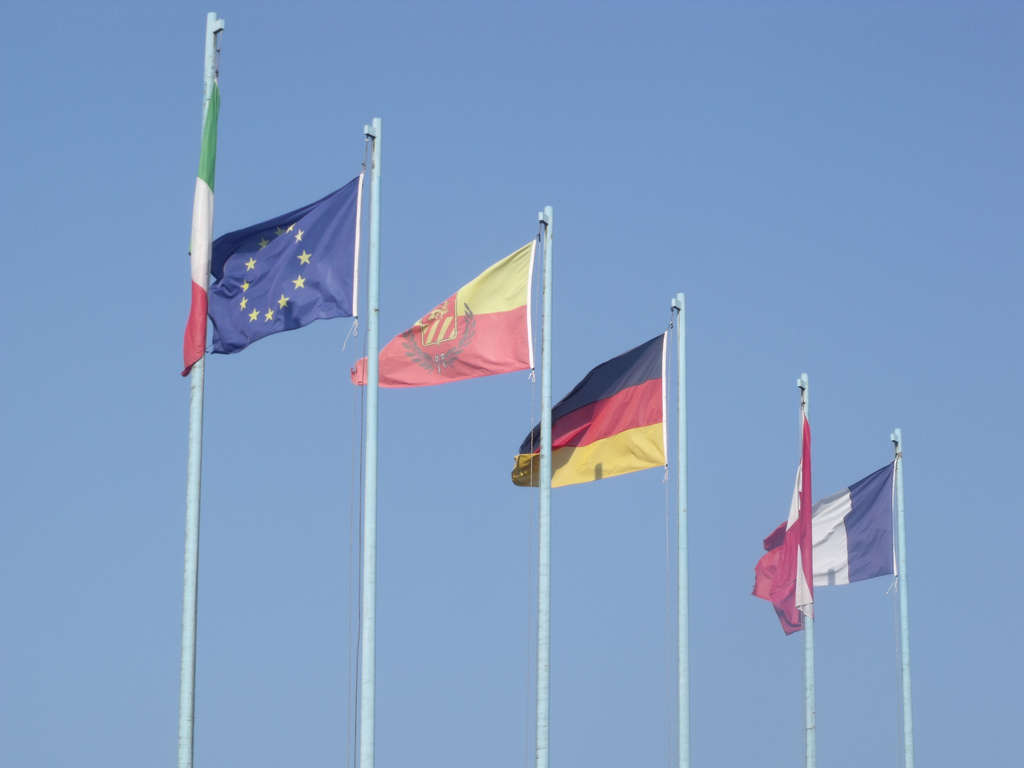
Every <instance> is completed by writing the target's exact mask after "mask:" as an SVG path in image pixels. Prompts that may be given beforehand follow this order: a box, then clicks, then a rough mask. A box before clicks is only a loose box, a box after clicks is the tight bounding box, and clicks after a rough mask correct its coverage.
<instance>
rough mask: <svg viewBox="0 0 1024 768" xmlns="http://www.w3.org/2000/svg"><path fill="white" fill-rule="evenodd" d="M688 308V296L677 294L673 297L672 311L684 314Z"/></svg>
mask: <svg viewBox="0 0 1024 768" xmlns="http://www.w3.org/2000/svg"><path fill="white" fill-rule="evenodd" d="M685 308H686V294H684V293H677V294H676V295H675V296H673V297H672V309H674V310H675V311H676V312H682V311H683V310H684V309H685Z"/></svg>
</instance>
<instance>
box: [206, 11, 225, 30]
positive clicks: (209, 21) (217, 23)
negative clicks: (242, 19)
mask: <svg viewBox="0 0 1024 768" xmlns="http://www.w3.org/2000/svg"><path fill="white" fill-rule="evenodd" d="M206 29H207V31H209V32H210V33H211V34H214V35H215V34H217V33H218V32H223V31H224V19H218V18H217V12H216V11H210V12H209V13H207V14H206Z"/></svg>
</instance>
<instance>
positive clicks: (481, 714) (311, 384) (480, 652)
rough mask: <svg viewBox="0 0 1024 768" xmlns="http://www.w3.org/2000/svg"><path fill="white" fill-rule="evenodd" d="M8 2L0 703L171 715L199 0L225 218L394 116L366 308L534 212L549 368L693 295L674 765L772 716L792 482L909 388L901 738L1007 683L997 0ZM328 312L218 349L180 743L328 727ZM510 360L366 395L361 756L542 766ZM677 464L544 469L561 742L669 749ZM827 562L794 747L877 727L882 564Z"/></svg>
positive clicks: (337, 487) (659, 752) (969, 744)
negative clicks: (364, 743)
mask: <svg viewBox="0 0 1024 768" xmlns="http://www.w3.org/2000/svg"><path fill="white" fill-rule="evenodd" d="M856 6H857V7H853V6H852V4H851V5H848V6H844V5H841V4H837V3H829V4H824V3H821V4H818V3H785V4H778V5H776V6H774V7H767V5H766V4H762V3H729V4H725V3H699V4H688V3H646V2H636V3H629V4H627V3H583V2H580V3H565V2H544V3H533V2H524V3H515V4H512V3H504V4H495V3H489V4H480V3H448V2H434V3H385V2H376V3H362V4H357V3H310V4H307V3H289V4H287V5H285V4H280V5H271V4H265V3H258V2H244V3H240V2H230V3H229V2H225V3H223V4H220V5H217V6H216V7H212V8H211V7H209V6H207V5H205V4H204V5H199V4H195V3H192V2H182V3H160V4H129V3H110V2H108V3H102V4H85V5H83V4H78V3H65V4H61V3H56V4H49V3H39V4H35V5H26V4H20V5H12V6H10V7H9V8H7V9H6V11H5V26H6V29H7V33H6V34H5V43H4V45H3V47H2V52H0V61H2V63H3V69H4V71H5V73H6V75H5V77H4V79H3V81H2V86H0V87H2V92H0V95H2V97H3V102H4V104H5V106H6V109H5V120H4V123H3V127H2V128H0V131H2V135H3V139H4V145H5V147H6V153H5V161H4V167H5V170H4V178H5V184H4V185H3V190H2V192H0V203H2V206H0V210H2V211H3V213H2V220H3V228H4V231H5V233H6V236H7V238H8V249H7V252H8V257H7V259H6V261H5V263H6V265H7V270H8V276H9V278H10V279H9V281H8V285H7V289H6V290H5V291H4V298H3V300H2V301H0V320H2V327H3V328H4V329H5V331H4V334H3V357H4V360H5V362H6V368H5V370H6V371H7V374H6V375H5V376H4V377H3V383H2V384H0V387H2V391H3V397H2V398H0V414H2V416H0V419H2V425H3V427H2V433H3V435H4V440H3V441H2V444H0V467H2V469H0V476H2V478H3V495H4V503H3V509H4V513H3V516H2V519H3V533H2V535H0V584H2V587H0V596H2V600H3V608H2V615H3V621H2V631H0V688H2V690H3V694H2V696H0V743H2V744H3V752H4V758H3V762H4V764H6V765H11V766H28V765H32V766H65V765H71V764H75V765H79V766H108V765H118V766H120V765H124V766H140V765H154V766H157V765H171V764H173V762H174V759H175V751H176V728H177V691H178V663H179V650H180V649H179V637H180V636H179V626H180V624H179V622H180V610H181V565H182V540H183V520H184V488H185V447H186V403H187V391H186V383H185V381H184V380H182V379H181V378H180V377H179V376H178V371H179V370H180V367H181V360H180V357H181V336H182V331H183V328H184V323H185V317H186V313H187V305H188V297H189V282H188V268H187V255H186V251H187V243H188V235H189V226H190V212H191V205H192V191H193V186H194V179H195V171H196V165H197V161H198V152H199V130H200V106H201V105H200V100H201V94H202V55H203V50H202V45H203V24H204V17H205V12H206V11H208V10H216V11H218V12H219V13H220V14H221V15H222V16H224V17H225V19H226V22H227V29H226V31H225V33H224V35H223V56H222V61H221V88H222V93H223V107H222V112H221V130H220V145H219V147H220V148H219V155H218V168H217V187H216V194H217V197H216V218H215V231H216V232H217V233H222V232H225V231H228V230H230V229H234V228H238V227H241V226H245V225H248V224H251V223H254V222H255V221H257V220H261V219H263V218H267V217H269V216H272V215H275V214H278V213H281V212H283V211H286V210H290V209H292V208H294V207H296V206H298V205H300V204H303V203H306V202H309V201H311V200H314V199H317V198H318V197H319V196H321V195H323V194H324V193H326V192H327V191H329V190H331V189H333V188H336V187H338V186H340V185H341V184H342V183H344V182H345V181H347V180H348V179H350V178H351V177H352V176H354V175H355V174H356V173H357V172H358V169H359V163H360V160H361V153H362V135H361V134H362V126H363V124H364V123H365V122H367V121H368V120H369V119H370V118H372V117H373V116H375V115H380V116H381V117H382V118H383V120H384V152H385V157H384V208H383V216H382V221H383V259H384V278H383V303H382V333H383V336H384V338H385V339H387V338H390V337H391V336H392V335H393V334H394V333H396V332H398V331H401V330H403V329H404V328H406V327H408V325H409V324H410V322H411V321H413V320H415V319H416V318H417V317H418V316H419V315H420V314H421V313H422V312H423V311H425V310H427V309H429V308H430V307H431V306H433V305H434V304H435V303H436V302H438V301H440V300H441V299H442V298H444V297H445V296H447V295H449V294H450V293H452V292H453V291H454V290H455V289H456V288H457V287H458V286H459V285H461V284H462V283H464V282H466V281H467V280H469V279H470V278H472V277H473V276H475V275H476V274H477V273H478V272H480V271H481V270H482V269H483V268H484V267H485V266H487V265H488V264H490V263H492V262H493V261H496V260H497V259H498V258H500V257H502V256H504V255H505V254H507V253H509V252H511V251H512V250H514V249H515V248H516V247H518V246H520V245H522V244H523V243H524V242H526V241H528V240H529V239H530V238H531V237H532V236H533V235H534V233H535V232H536V213H537V211H538V209H540V208H541V207H543V206H544V205H546V204H550V205H553V206H554V209H555V218H556V225H555V227H556V228H555V257H556V260H557V261H556V264H555V292H556V293H555V299H554V303H555V310H554V350H555V354H556V355H557V357H556V358H555V361H554V390H555V396H556V398H557V397H560V396H561V395H563V394H564V393H565V392H566V391H567V390H568V389H569V388H570V387H571V386H572V385H573V384H575V383H576V381H577V380H578V379H579V378H580V377H581V376H582V375H583V374H584V373H585V372H586V371H587V370H588V369H589V368H590V367H591V366H593V365H594V364H596V363H597V362H600V361H602V360H604V359H607V358H608V357H611V356H613V355H615V354H617V353H619V352H621V351H623V350H625V349H627V348H629V347H631V346H633V345H635V344H637V343H639V342H640V341H643V340H646V339H649V338H650V337H652V336H653V335H655V334H656V333H658V332H659V331H660V330H661V329H662V328H664V327H665V325H666V323H667V321H668V314H669V313H668V307H669V300H670V298H671V296H672V295H673V294H674V293H675V292H676V291H680V290H681V291H685V292H686V294H687V299H688V305H689V317H688V324H689V339H688V341H689V373H690V379H689V412H690V428H689V446H690V457H691V463H690V473H689V477H690V542H691V548H690V557H691V559H690V567H691V572H690V584H691V590H692V601H691V609H690V617H691V638H692V654H691V655H692V665H693V698H692V700H693V756H694V765H698V766H732V767H735V768H741V767H744V768H745V767H746V766H749V765H753V764H756V765H758V766H765V768H768V767H770V766H793V765H797V764H799V761H800V760H801V755H802V750H803V744H802V700H801V696H802V687H801V669H802V667H801V640H800V638H799V636H797V637H793V638H786V637H784V636H783V635H782V632H781V631H780V629H779V627H778V623H777V621H776V619H775V617H774V614H773V613H772V610H771V608H770V606H769V605H767V604H766V603H763V602H762V601H759V600H756V599H755V598H753V597H751V596H750V589H751V586H752V582H753V565H754V563H755V561H756V559H757V557H758V554H759V547H760V542H761V539H762V537H763V536H765V535H766V534H767V533H768V532H769V531H771V530H772V528H773V527H774V526H775V525H776V524H777V523H778V522H779V521H780V520H781V519H782V518H783V516H784V515H785V513H786V510H787V509H788V503H789V496H790V493H791V490H792V481H793V472H794V469H795V466H796V461H797V458H798V433H797V420H796V418H797V402H798V401H797V392H796V389H795V379H796V377H797V375H798V374H799V373H800V372H801V371H807V372H808V373H809V375H810V380H811V388H812V393H811V398H812V399H811V420H812V428H813V431H814V487H815V494H816V495H818V496H821V495H825V494H827V493H832V492H834V491H836V490H838V489H839V488H842V487H843V486H845V485H848V484H849V483H850V482H853V481H855V480H857V479H859V478H860V477H863V476H864V475H866V474H867V473H868V472H870V471H872V470H874V469H876V468H877V467H879V466H881V465H882V464H884V463H885V462H886V461H888V459H889V456H890V445H889V442H888V436H889V431H890V429H891V428H892V427H893V426H897V425H898V426H901V427H902V428H903V429H904V435H905V440H906V499H907V513H908V520H909V526H910V574H911V589H912V593H911V620H912V630H913V652H914V665H915V666H914V670H913V671H914V680H913V682H914V693H915V697H916V698H915V704H916V710H915V725H916V737H917V748H918V751H917V757H918V764H919V765H922V766H929V768H947V767H948V768H960V766H964V765H984V764H990V763H991V764H1007V763H1012V762H1013V757H1012V755H1013V754H1016V753H1017V750H1018V747H1017V742H1018V734H1019V729H1020V723H1021V719H1022V716H1024V706H1022V705H1021V699H1020V695H1019V691H1020V689H1021V686H1022V684H1024V666H1022V656H1021V653H1020V637H1021V634H1022V632H1024V619H1022V615H1021V611H1020V604H1021V603H1020V597H1019V586H1018V583H1019V581H1020V577H1019V562H1020V546H1021V544H1020V543H1021V541H1022V540H1024V514H1022V513H1024V504H1022V498H1024V497H1022V493H1021V490H1020V487H1021V486H1020V482H1019V477H1020V451H1021V448H1020V446H1021V434H1022V433H1024V416H1022V409H1021V406H1020V393H1021V391H1022V388H1024V368H1022V364H1021V356H1020V346H1021V345H1020V329H1021V327H1022V322H1024V311H1022V307H1021V301H1020V284H1021V281H1022V280H1024V269H1022V267H1021V250H1022V245H1024V238H1022V234H1021V226H1020V206H1021V201H1022V199H1024V188H1022V186H1024V164H1022V156H1021V151H1020V147H1021V136H1024V109H1022V105H1021V99H1020V83H1021V81H1022V74H1024V73H1022V64H1024V56H1022V53H1021V50H1022V49H1021V44H1020V41H1021V39H1022V35H1024V7H1022V6H1021V4H1019V3H1006V4H996V3H987V2H986V3H970V4H968V3H961V4H957V5H951V4H936V3H927V4H925V3H920V4H918V3H885V4H881V3H878V4H868V3H860V4H856ZM349 326H350V321H348V320H335V321H329V322H320V323H317V324H315V325H314V326H311V327H309V328H306V329H304V330H301V331H298V332H295V333H288V334H280V335H277V336H274V337H272V338H268V339H265V340H263V341H260V342H259V343H257V344H256V345H255V346H253V347H252V348H250V349H249V350H247V351H245V352H243V353H242V354H240V355H236V356H233V357H216V358H213V359H212V360H211V361H210V362H209V365H208V367H207V374H208V376H207V382H208V384H207V400H206V440H205V466H204V470H205V471H204V477H203V513H202V514H203V517H202V549H201V588H200V625H199V682H198V689H197V730H196V756H197V765H198V766H204V765H205V766H213V765H245V766H252V767H253V768H255V767H257V766H280V765H339V766H344V765H349V764H350V763H349V761H350V759H351V752H352V745H351V738H350V735H349V732H350V722H351V717H352V715H351V709H350V705H349V700H350V697H351V692H352V685H353V682H352V679H351V674H350V668H351V660H352V653H353V647H352V638H353V636H354V627H355V623H354V621H355V620H354V608H355V602H354V574H355V562H354V552H355V543H354V539H353V531H354V526H355V520H356V516H355V506H354V504H355V501H354V494H355V491H354V486H353V478H354V477H355V462H357V461H358V446H359V411H358V407H359V406H358V394H357V393H356V392H355V391H354V389H353V387H352V386H351V385H350V384H349V381H348V375H347V372H348V369H349V367H350V366H351V364H352V363H353V361H354V359H355V358H356V356H357V354H358V350H357V347H358V346H359V345H361V344H362V342H363V341H364V339H365V336H364V335H363V334H360V336H359V337H358V339H357V342H355V343H353V342H350V343H349V346H348V348H347V349H344V350H343V349H342V341H343V339H344V337H345V334H346V332H347V331H348V329H349ZM538 399H539V389H536V388H534V387H532V386H531V384H530V383H529V381H528V379H527V376H526V374H525V373H523V374H511V375H506V376H501V377H494V378H490V379H483V380H477V381H470V382H465V383H461V384H454V385H450V386H447V387H440V388H430V389H423V390H415V391H401V392H397V391H386V392H384V393H383V396H382V409H383V410H382V431H381V445H382V451H383V459H382V467H381V501H380V558H379V568H380V571H379V606H378V641H379V647H378V678H377V679H378V710H377V726H378V730H377V756H378V762H377V765H378V766H379V767H380V768H398V766H405V765H410V764H419V763H425V764H441V763H445V764H448V765H454V766H465V767H466V768H475V767H476V766H480V765H487V766H493V767H494V768H526V766H530V765H531V764H532V728H533V725H532V724H533V705H532V695H533V694H532V686H533V683H532V680H533V639H532V633H533V631H534V630H533V627H534V621H533V611H534V605H535V593H534V589H535V575H534V569H535V565H536V493H535V492H532V491H527V490H524V489H519V488H515V487H513V486H512V484H511V483H510V482H509V479H508V473H509V470H510V469H511V464H512V456H513V454H514V452H515V450H516V448H517V446H518V444H519V441H520V440H521V439H522V437H523V435H524V434H525V433H526V431H527V430H528V429H529V427H530V426H531V424H532V421H533V418H534V417H535V416H536V413H537V407H538V405H537V400H538ZM662 479H663V473H662V472H661V471H660V470H649V471H647V472H643V473H637V474H635V475H631V476H628V477H623V478H617V479H610V480H606V481H603V482H600V483H596V484H591V485H588V486H580V487H573V488H566V489H560V490H556V492H555V494H554V500H553V515H554V524H553V576H552V581H553V587H552V588H553V595H552V611H553V652H552V653H553V655H552V670H551V685H552V699H551V701H552V720H551V760H552V766H553V768H557V767H558V766H568V765H588V766H598V767H600V766H609V767H611V766H615V767H616V768H619V767H621V766H641V765H642V766H667V765H668V763H669V759H670V754H671V751H672V749H671V744H672V730H671V722H672V718H673V716H674V715H673V712H672V704H671V697H672V690H673V688H672V686H673V680H674V677H673V675H674V668H673V665H672V663H671V654H672V653H673V645H672V638H671V635H670V633H669V632H668V630H667V625H669V624H671V622H673V621H674V613H673V612H672V611H671V610H669V605H668V602H667V601H668V599H669V596H668V594H667V592H666V583H667V581H668V580H669V578H670V576H671V574H673V573H674V565H673V564H672V563H670V562H668V561H666V555H665V551H666V490H665V486H664V485H663V483H662ZM889 586H890V585H889V583H888V582H887V581H886V580H885V579H878V580H875V581H870V582H866V583H862V584H859V585H854V586H852V587H844V588H833V589H829V590H821V591H820V592H819V594H818V607H817V611H818V622H817V641H818V653H817V669H818V678H817V682H818V725H819V734H818V753H819V758H820V762H821V764H822V765H828V766H830V767H831V768H845V767H847V766H849V767H851V768H852V767H853V766H863V765H873V766H874V765H877V766H897V765H898V764H899V754H900V752H899V749H900V743H899V729H898V717H899V707H898V698H897V697H898V688H897V675H898V666H897V644H896V637H897V636H896V624H895V621H894V617H895V601H894V596H893V594H892V593H888V594H887V590H888V588H889Z"/></svg>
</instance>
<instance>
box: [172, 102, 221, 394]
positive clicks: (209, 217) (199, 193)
mask: <svg viewBox="0 0 1024 768" xmlns="http://www.w3.org/2000/svg"><path fill="white" fill-rule="evenodd" d="M219 112H220V88H219V87H218V86H217V83H216V82H214V84H213V93H212V94H211V96H210V103H209V105H208V106H207V109H206V118H205V120H204V121H203V147H202V150H201V151H200V153H199V175H198V176H197V178H196V196H195V200H194V202H193V203H192V243H191V249H190V250H191V255H192V307H191V308H190V309H189V312H188V323H187V324H186V325H185V370H183V371H182V372H181V375H182V376H187V375H188V372H189V371H191V370H192V366H193V365H195V364H196V363H197V362H199V361H200V360H202V358H203V355H204V354H205V351H206V307H207V297H206V289H207V284H208V283H209V282H210V246H211V243H212V241H213V171H214V167H215V166H216V164H217V115H218V113H219Z"/></svg>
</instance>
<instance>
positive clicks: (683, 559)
mask: <svg viewBox="0 0 1024 768" xmlns="http://www.w3.org/2000/svg"><path fill="white" fill-rule="evenodd" d="M672 310H673V311H674V312H675V315H676V347H677V348H676V353H677V354H676V358H677V365H678V368H677V371H676V379H677V381H678V385H677V392H676V394H677V411H676V412H677V414H678V418H679V423H678V426H677V429H676V450H677V461H678V463H679V466H678V468H677V473H678V475H677V481H678V488H677V495H678V503H679V531H678V533H679V544H678V553H677V558H676V569H677V571H678V590H677V592H678V594H677V596H676V597H677V600H678V603H677V609H676V613H677V618H678V622H679V625H678V648H677V652H678V663H677V673H678V677H679V679H678V709H679V768H689V766H690V587H689V555H688V543H687V533H688V531H687V528H688V521H687V509H686V506H687V488H686V296H685V295H683V294H682V293H677V294H676V295H675V298H674V299H673V300H672Z"/></svg>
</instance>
